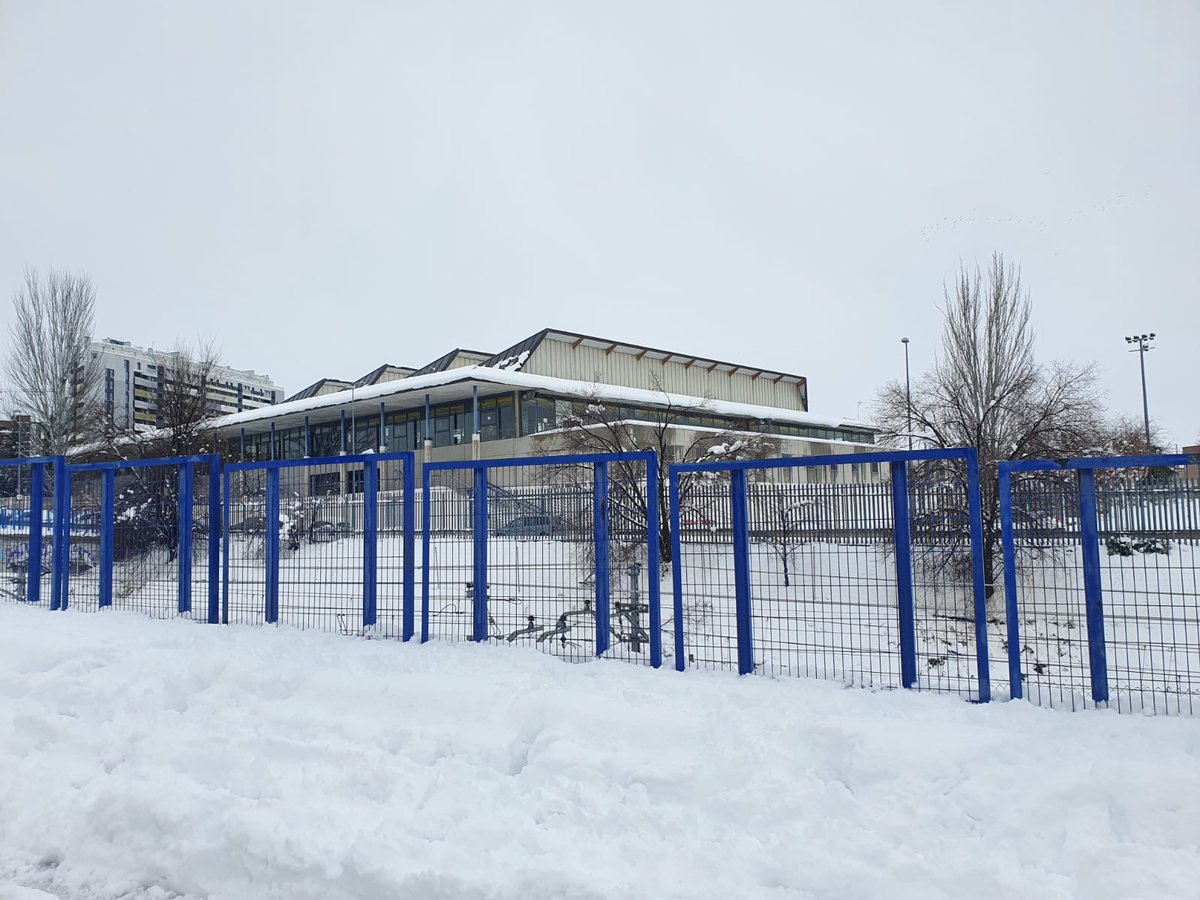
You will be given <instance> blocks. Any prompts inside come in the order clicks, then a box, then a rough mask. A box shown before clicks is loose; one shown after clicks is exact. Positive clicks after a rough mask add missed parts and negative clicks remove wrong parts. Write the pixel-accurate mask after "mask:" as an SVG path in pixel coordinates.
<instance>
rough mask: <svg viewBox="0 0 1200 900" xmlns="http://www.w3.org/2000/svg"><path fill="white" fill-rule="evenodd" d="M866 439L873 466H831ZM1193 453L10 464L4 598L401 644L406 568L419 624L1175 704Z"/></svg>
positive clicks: (1198, 667)
mask: <svg viewBox="0 0 1200 900" xmlns="http://www.w3.org/2000/svg"><path fill="white" fill-rule="evenodd" d="M860 461H870V462H884V463H887V464H888V466H887V467H885V468H887V469H888V471H890V479H889V480H885V481H883V482H870V483H847V482H845V481H844V480H841V479H839V477H837V474H836V473H837V466H853V464H854V463H856V462H860ZM1189 462H1191V461H1190V460H1189V459H1187V458H1185V457H1181V456H1161V457H1146V458H1117V459H1101V460H1097V459H1091V460H1072V461H1067V462H1065V463H1063V462H1053V461H1025V462H1020V463H1006V464H1003V465H1002V466H1001V469H1000V477H999V479H998V482H997V483H993V484H988V485H984V486H982V487H981V485H980V483H979V477H978V469H977V467H976V463H975V458H974V455H973V452H972V451H957V450H947V451H917V452H915V453H888V452H885V453H874V454H870V455H863V456H862V457H861V458H860V457H858V456H845V457H824V458H806V459H793V460H763V461H753V462H742V463H722V464H689V465H683V466H673V467H672V468H671V478H670V480H669V484H668V486H667V487H668V491H666V492H663V491H661V490H660V487H661V486H660V485H659V484H658V475H657V473H658V468H657V461H656V459H655V457H654V455H653V454H649V453H632V454H614V455H596V456H578V457H540V458H524V459H509V460H491V461H473V462H458V463H441V464H428V465H426V467H425V477H424V484H423V489H422V491H421V492H420V494H419V495H418V493H417V492H416V491H415V490H414V485H413V475H414V466H413V458H412V454H411V453H399V454H360V455H348V456H338V457H332V458H323V459H305V460H289V461H284V462H262V463H241V464H236V465H229V466H226V467H225V468H224V475H225V485H224V491H221V490H220V486H219V474H220V471H221V470H220V468H219V462H218V461H217V460H216V458H215V457H193V458H189V459H185V460H178V459H177V460H144V461H137V462H122V463H97V464H88V465H76V466H67V465H65V462H64V461H63V460H62V459H60V458H46V459H36V460H20V461H5V462H3V463H0V559H2V560H3V564H4V572H3V579H2V585H0V595H3V596H4V597H5V598H6V599H9V600H14V601H21V602H26V603H38V604H40V605H44V606H48V607H50V608H52V609H53V608H59V607H64V608H65V607H66V606H68V605H70V606H74V607H76V608H79V609H84V610H95V609H99V608H105V607H110V606H111V607H113V608H120V609H130V610H137V611H139V612H142V613H144V614H147V615H151V616H158V617H176V616H185V617H191V618H194V619H198V620H206V619H207V620H208V621H212V622H216V621H224V622H250V623H264V622H267V623H276V622H283V623H287V624H290V625H294V626H297V627H304V628H320V629H323V630H328V631H333V632H342V633H347V634H369V635H372V636H382V637H395V638H402V639H407V638H410V637H412V636H413V635H414V634H415V633H416V625H417V622H416V621H415V616H416V599H415V580H416V578H417V577H418V571H419V573H420V575H419V577H420V578H421V590H422V597H421V609H420V615H421V620H420V623H419V624H420V633H421V636H422V638H423V639H428V638H438V639H444V640H476V641H483V640H489V641H493V642H496V643H500V644H521V645H525V646H529V647H532V648H534V649H537V650H539V651H542V652H545V653H550V654H553V655H555V656H558V657H561V658H563V659H568V660H586V659H590V658H593V657H595V656H610V657H616V658H621V659H626V660H629V661H633V662H638V663H646V664H651V665H658V664H660V662H661V659H662V657H663V655H664V653H665V655H666V656H668V657H674V663H675V665H676V668H680V669H683V668H686V667H688V666H694V667H700V668H712V669H729V670H733V671H739V672H762V673H767V674H772V675H799V676H806V677H818V678H829V679H836V680H840V681H844V682H846V683H849V684H855V685H864V686H873V687H891V686H897V685H902V686H904V687H909V688H915V689H925V690H936V691H941V692H949V693H955V694H958V695H960V696H963V697H966V698H969V699H978V700H986V699H989V698H990V696H991V682H992V678H991V675H990V671H989V670H990V668H994V669H995V674H996V678H995V681H996V683H997V687H998V689H999V692H1000V695H1001V696H1003V695H1004V694H1005V693H1008V694H1009V695H1011V696H1014V697H1021V696H1024V697H1028V698H1029V699H1030V700H1032V701H1033V702H1035V703H1038V704H1042V705H1047V706H1058V707H1065V708H1070V709H1078V708H1085V707H1089V706H1104V705H1107V706H1111V707H1114V708H1116V709H1120V710H1123V711H1126V710H1138V711H1145V712H1151V713H1154V712H1166V713H1195V712H1196V711H1197V710H1200V562H1198V560H1197V558H1196V556H1197V553H1196V547H1197V543H1200V483H1198V482H1197V481H1196V480H1195V479H1194V477H1193V478H1192V479H1191V480H1189V477H1188V476H1187V474H1186V472H1187V471H1193V472H1194V470H1187V469H1185V468H1184V467H1185V466H1186V465H1187V464H1188V463H1189ZM1193 464H1194V463H1193ZM856 468H857V467H856ZM814 471H820V472H821V473H822V474H821V476H820V477H812V475H811V474H810V473H812V472H814ZM858 471H862V469H861V468H858ZM664 493H668V494H669V495H670V514H669V516H667V517H666V518H665V520H664V523H663V524H665V525H666V526H667V527H666V528H665V529H664V530H663V532H662V533H661V534H660V531H659V524H660V523H659V509H660V508H661V507H662V506H663V504H664V499H665V498H664V496H663V494H664ZM222 498H223V500H224V502H223V503H222ZM985 500H986V502H987V503H988V504H989V508H990V504H992V503H993V502H995V503H996V504H997V505H998V507H999V510H1000V524H999V532H1000V537H997V533H996V531H997V529H996V528H995V527H994V526H993V525H992V524H991V522H990V521H987V522H985V520H984V518H983V516H982V509H981V507H982V505H983V503H984V501H985ZM418 521H420V523H421V526H422V527H421V529H420V532H419V533H420V534H421V540H422V548H421V551H422V552H421V553H420V554H418V553H417V552H416V548H415V543H414V542H415V538H416V535H417V534H418V528H417V523H418ZM662 551H665V552H662ZM219 555H220V556H222V557H223V561H224V566H223V569H222V568H221V567H220V565H219V562H220V560H219ZM668 561H670V562H673V565H671V566H670V569H671V575H672V587H673V589H674V603H673V604H672V607H671V609H670V611H669V614H668V615H667V616H666V617H665V618H664V617H663V615H662V614H661V612H660V609H659V603H658V597H659V592H660V578H661V573H663V572H664V571H665V570H666V565H665V564H666V563H667V562H668ZM1001 571H1002V572H1003V577H1001ZM1001 585H1003V592H1002V595H1001V592H1000V591H999V588H1000V586H1001ZM1001 600H1003V603H1001ZM664 634H666V635H667V637H668V640H667V641H666V642H665V649H664V642H663V640H662V638H663V635H664ZM989 657H990V658H991V659H993V660H996V661H997V662H999V663H1000V665H998V666H995V667H989ZM1004 663H1007V665H1004Z"/></svg>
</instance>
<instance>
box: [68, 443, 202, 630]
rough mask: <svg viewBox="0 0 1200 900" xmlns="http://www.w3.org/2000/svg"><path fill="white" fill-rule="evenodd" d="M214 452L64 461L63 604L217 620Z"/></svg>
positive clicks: (88, 608)
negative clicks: (66, 502)
mask: <svg viewBox="0 0 1200 900" xmlns="http://www.w3.org/2000/svg"><path fill="white" fill-rule="evenodd" d="M219 467H220V463H219V460H218V459H217V458H216V457H204V456H201V457H188V458H183V459H165V460H140V461H136V462H121V463H96V464H89V465H78V466H67V467H66V470H65V471H66V477H67V483H68V486H69V511H70V517H69V528H68V530H67V532H66V535H65V537H64V544H65V546H66V548H67V553H66V559H67V562H68V565H67V567H66V571H65V572H64V579H65V581H66V584H67V585H68V591H69V597H70V602H71V603H72V604H74V605H75V606H76V607H77V608H79V609H83V610H85V611H92V610H97V609H103V608H112V609H125V610H131V611H134V612H140V613H142V614H144V615H148V616H152V617H155V618H173V617H176V616H182V617H185V618H192V619H196V620H199V621H216V574H217V571H218V569H217V562H218V546H217V543H216V535H217V533H218V532H217V527H218V523H219V511H220V496H219V491H218V490H217V486H218V484H219V479H218V475H219Z"/></svg>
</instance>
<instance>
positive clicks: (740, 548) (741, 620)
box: [729, 469, 754, 675]
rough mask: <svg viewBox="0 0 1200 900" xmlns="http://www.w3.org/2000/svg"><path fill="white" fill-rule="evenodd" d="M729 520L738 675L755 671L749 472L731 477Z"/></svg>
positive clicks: (734, 473)
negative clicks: (748, 508) (751, 589)
mask: <svg viewBox="0 0 1200 900" xmlns="http://www.w3.org/2000/svg"><path fill="white" fill-rule="evenodd" d="M729 499H730V504H731V505H730V510H731V513H730V521H731V527H732V530H733V591H734V601H735V607H736V618H737V657H738V674H739V675H750V674H752V673H753V672H754V629H753V624H754V618H753V613H752V610H751V603H750V524H749V515H748V510H747V509H746V470H745V469H735V470H733V472H732V473H731V474H730V478H729Z"/></svg>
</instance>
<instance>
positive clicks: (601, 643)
mask: <svg viewBox="0 0 1200 900" xmlns="http://www.w3.org/2000/svg"><path fill="white" fill-rule="evenodd" d="M592 536H593V539H594V545H595V555H596V655H597V656H603V655H604V654H605V653H607V652H608V647H609V634H608V631H609V627H610V623H611V616H610V613H611V609H610V601H611V592H612V591H611V581H610V573H609V571H608V562H609V560H608V549H609V548H608V463H606V462H604V463H596V464H595V466H594V467H593V469H592Z"/></svg>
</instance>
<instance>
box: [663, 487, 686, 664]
mask: <svg viewBox="0 0 1200 900" xmlns="http://www.w3.org/2000/svg"><path fill="white" fill-rule="evenodd" d="M667 481H668V491H669V494H670V501H669V502H670V504H671V588H672V592H673V593H674V597H673V598H672V608H673V611H674V616H675V622H674V625H675V670H676V671H678V672H682V671H683V670H684V668H685V666H686V665H687V659H686V657H685V650H684V645H683V559H682V556H683V551H682V547H681V545H682V541H681V540H680V537H679V473H678V472H677V471H675V467H674V466H672V467H671V470H670V473H669V475H668V476H667Z"/></svg>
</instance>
